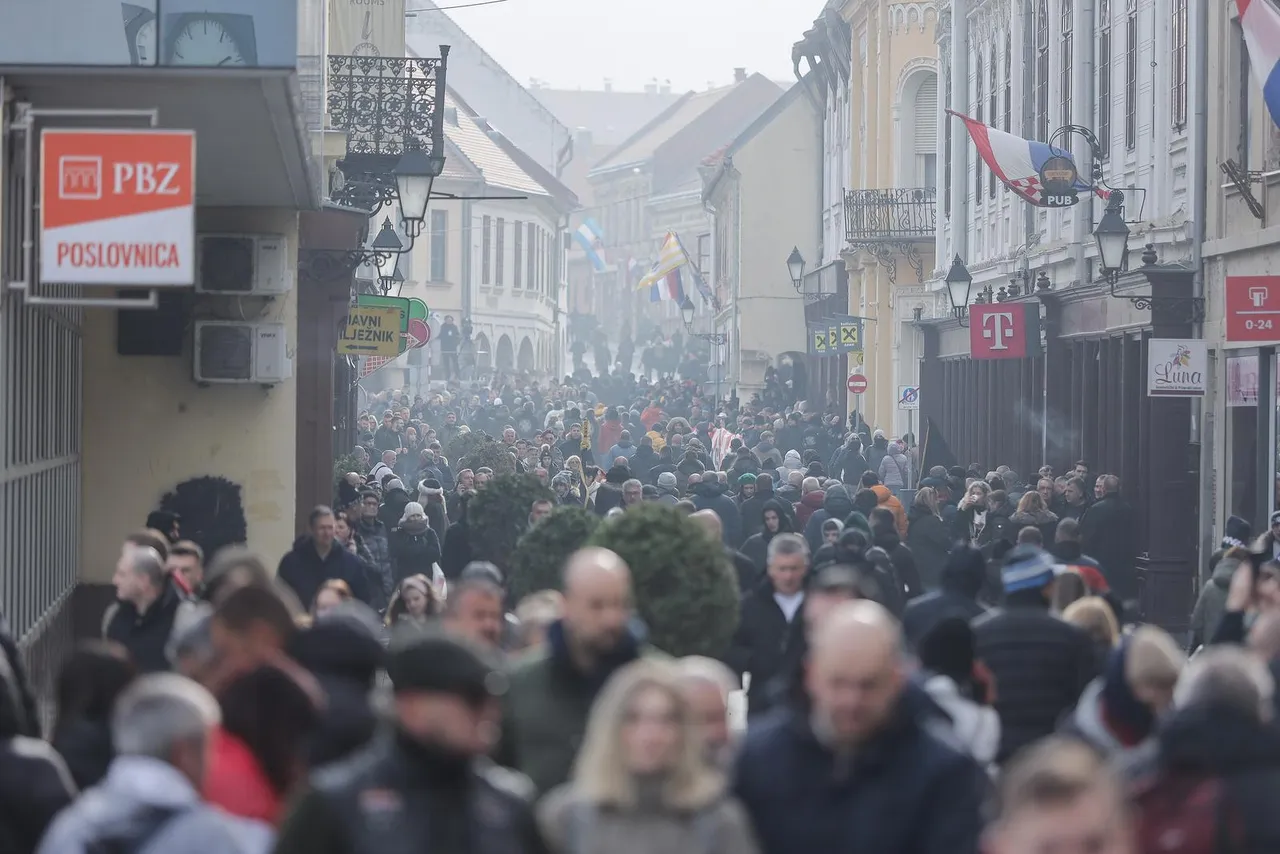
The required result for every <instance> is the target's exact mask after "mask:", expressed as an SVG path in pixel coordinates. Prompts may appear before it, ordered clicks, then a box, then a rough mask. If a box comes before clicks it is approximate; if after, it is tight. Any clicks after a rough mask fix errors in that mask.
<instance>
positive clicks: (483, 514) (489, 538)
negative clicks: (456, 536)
mask: <svg viewBox="0 0 1280 854" xmlns="http://www.w3.org/2000/svg"><path fill="white" fill-rule="evenodd" d="M540 498H545V499H547V500H549V501H554V500H555V495H554V494H553V493H552V492H551V490H550V489H547V488H546V487H545V486H543V485H542V481H540V480H538V478H537V477H536V476H535V475H531V474H503V475H497V476H496V477H494V479H493V480H492V481H490V482H489V484H488V485H487V486H486V487H485V488H484V489H482V490H480V491H479V492H477V493H476V494H475V496H474V497H473V498H472V499H471V503H470V504H468V505H467V527H468V528H469V529H470V533H471V557H472V559H473V560H487V561H492V562H493V563H494V564H496V565H497V566H498V568H499V569H501V570H502V571H503V572H507V571H508V569H509V568H510V566H511V553H512V552H513V551H514V550H515V547H516V542H517V541H518V540H519V539H520V535H521V534H523V533H524V532H525V529H526V528H527V527H528V526H529V508H530V507H532V506H533V502H535V501H537V500H538V499H540ZM508 574H509V573H508Z"/></svg>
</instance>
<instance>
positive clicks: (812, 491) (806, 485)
mask: <svg viewBox="0 0 1280 854" xmlns="http://www.w3.org/2000/svg"><path fill="white" fill-rule="evenodd" d="M826 501H827V493H826V490H824V489H823V488H822V487H821V486H820V485H819V481H818V479H817V478H816V477H806V478H805V479H804V480H803V481H801V483H800V500H799V501H797V502H796V503H795V505H794V509H795V514H796V526H797V527H798V528H799V529H800V530H801V531H804V530H807V529H808V527H809V520H810V519H812V518H813V514H814V513H817V512H818V511H819V510H821V509H822V505H823V504H825V503H826ZM828 518H830V517H828ZM824 521H825V520H824Z"/></svg>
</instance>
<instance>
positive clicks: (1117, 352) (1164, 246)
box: [921, 0, 1207, 627]
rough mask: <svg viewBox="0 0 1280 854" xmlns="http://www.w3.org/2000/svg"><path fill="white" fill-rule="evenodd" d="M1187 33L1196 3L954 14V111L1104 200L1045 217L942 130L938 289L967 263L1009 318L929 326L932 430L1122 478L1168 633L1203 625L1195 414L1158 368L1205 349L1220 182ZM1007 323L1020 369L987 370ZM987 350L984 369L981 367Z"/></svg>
mask: <svg viewBox="0 0 1280 854" xmlns="http://www.w3.org/2000/svg"><path fill="white" fill-rule="evenodd" d="M1090 12H1091V13H1092V14H1089V13H1090ZM1187 15H1188V4H1187V3H1183V2H1173V3H1170V4H1158V3H1154V2H1145V0H1099V2H1097V3H1083V2H1079V0H1073V2H1068V3H1062V4H1052V3H1049V2H1047V0H1032V2H1030V3H1007V2H1004V0H952V2H951V3H949V4H947V6H946V7H945V8H944V10H943V14H942V16H941V18H940V24H939V39H938V44H939V55H940V57H941V58H942V60H943V62H942V69H943V81H942V90H943V92H944V93H945V94H944V98H943V101H944V102H945V103H949V105H950V109H951V110H953V111H955V112H956V113H961V114H964V115H967V116H970V117H972V118H974V119H977V120H979V121H981V122H983V123H984V124H987V125H988V126H991V127H995V128H997V129H1000V130H1007V131H1008V132H1009V133H1011V134H1014V135H1015V136H1018V137H1022V138H1024V139H1028V140H1035V141H1039V142H1047V143H1052V144H1054V145H1058V146H1059V147H1062V148H1064V149H1067V150H1069V151H1070V152H1071V153H1072V154H1073V155H1074V158H1075V160H1076V163H1077V164H1078V165H1079V166H1080V172H1081V175H1082V176H1085V178H1086V180H1087V179H1088V176H1089V175H1090V174H1091V173H1093V172H1094V171H1095V169H1094V168H1093V167H1094V165H1095V163H1096V167H1097V168H1096V172H1097V173H1098V177H1097V179H1096V181H1095V183H1096V185H1097V186H1098V188H1099V192H1098V193H1097V194H1094V193H1092V192H1089V191H1087V190H1086V191H1083V192H1081V193H1080V201H1079V203H1078V204H1076V205H1074V206H1071V207H1067V208H1062V209H1048V208H1043V207H1036V206H1033V205H1031V204H1029V203H1028V202H1027V201H1025V200H1024V199H1022V198H1021V197H1019V196H1017V195H1016V194H1014V193H1013V192H1011V191H1010V190H1009V189H1008V188H1007V187H1006V186H1005V185H1004V184H1003V183H1002V182H1001V181H999V180H998V179H996V178H995V177H994V175H993V174H992V171H991V170H990V169H989V168H987V166H986V164H985V163H984V162H983V160H982V159H981V158H979V157H978V156H977V152H976V149H975V147H974V145H973V143H972V142H971V140H970V137H969V133H968V131H967V129H966V128H965V126H964V123H963V122H960V121H958V120H950V121H947V122H946V125H947V132H946V133H944V134H942V135H941V136H940V139H939V143H940V144H939V151H938V157H939V161H940V162H941V163H942V170H941V184H942V187H943V188H944V189H945V193H944V194H943V198H942V199H941V202H940V205H939V208H940V210H939V212H938V213H939V217H940V219H939V223H940V227H939V232H938V236H937V249H938V258H939V261H940V262H942V263H939V265H938V267H939V269H938V270H936V271H935V274H934V276H935V281H937V280H940V279H941V278H942V277H943V275H944V274H945V273H946V272H947V268H949V267H950V264H951V261H952V260H953V259H955V258H959V259H961V261H962V262H963V263H964V264H965V265H966V266H967V269H968V271H969V272H970V273H971V275H972V278H973V285H972V289H971V292H970V300H969V301H970V302H975V301H976V302H979V303H986V304H988V305H995V304H1000V306H1001V307H1000V308H998V309H997V310H996V313H999V314H1001V315H1002V316H1001V317H998V318H992V317H991V316H990V315H991V311H990V310H988V309H986V308H983V309H982V311H981V312H977V311H975V310H974V309H972V308H971V309H970V317H973V318H978V320H975V321H974V324H970V323H967V322H964V321H959V322H957V321H956V320H940V321H933V322H926V323H924V324H922V326H921V333H922V343H923V347H924V351H923V361H922V363H921V371H922V376H921V409H922V414H923V415H925V416H926V417H928V418H930V419H932V421H933V423H934V425H936V427H937V429H938V430H939V431H940V432H941V433H942V434H943V435H945V437H946V440H947V442H948V443H949V444H950V446H951V448H952V449H953V450H954V451H955V452H956V454H957V455H958V456H959V457H961V460H960V462H961V463H962V464H967V463H975V462H976V463H978V464H979V465H980V466H983V467H986V468H991V467H992V466H994V465H996V464H998V463H1005V464H1008V465H1010V466H1012V467H1013V468H1014V469H1015V470H1016V471H1018V472H1019V473H1024V474H1025V473H1029V472H1033V471H1035V470H1036V469H1037V468H1038V467H1039V466H1040V465H1041V464H1049V465H1051V466H1053V467H1054V469H1055V471H1063V470H1065V469H1068V468H1070V467H1071V466H1072V465H1073V464H1074V463H1075V462H1076V461H1079V460H1083V461H1085V462H1086V463H1087V464H1088V466H1089V469H1090V471H1092V472H1108V473H1114V474H1116V475H1118V476H1119V477H1120V479H1121V485H1122V490H1123V491H1124V494H1125V495H1126V497H1127V498H1128V500H1129V501H1131V502H1132V503H1133V505H1134V507H1135V508H1136V512H1137V513H1138V516H1139V520H1140V521H1139V525H1138V531H1137V533H1136V534H1135V547H1136V549H1137V551H1138V553H1139V555H1140V557H1139V577H1140V581H1139V590H1138V591H1137V594H1138V595H1139V596H1140V599H1141V602H1142V606H1143V608H1144V612H1145V613H1146V614H1147V616H1148V618H1150V619H1153V620H1155V621H1158V622H1162V623H1164V624H1166V625H1170V626H1173V627H1177V626H1178V625H1179V624H1180V623H1181V622H1182V621H1185V618H1186V615H1187V614H1188V613H1189V611H1190V606H1191V602H1192V600H1191V596H1192V592H1193V585H1192V583H1191V581H1192V579H1193V578H1194V576H1195V570H1196V560H1195V558H1194V555H1195V553H1196V545H1197V543H1196V535H1195V532H1196V530H1197V517H1198V509H1199V507H1198V505H1199V504H1200V502H1199V501H1198V500H1196V499H1195V498H1193V497H1195V496H1200V494H1201V478H1200V468H1201V465H1200V448H1201V445H1200V435H1199V434H1198V433H1197V432H1196V428H1195V425H1196V423H1197V422H1198V420H1199V419H1198V414H1199V412H1198V410H1199V403H1198V402H1197V401H1194V400H1193V399H1188V398H1173V397H1151V396H1148V390H1147V375H1148V371H1149V370H1150V365H1149V364H1148V357H1147V353H1148V347H1149V343H1148V342H1149V341H1150V340H1151V339H1153V338H1155V339H1189V338H1193V337H1198V332H1199V329H1198V326H1197V315H1196V311H1195V310H1194V309H1195V308H1196V305H1197V304H1196V303H1195V301H1194V300H1195V293H1196V288H1198V287H1199V286H1198V284H1197V282H1198V280H1199V275H1200V271H1199V254H1198V253H1199V249H1198V247H1199V243H1200V241H1199V239H1198V236H1199V235H1198V233H1197V231H1196V223H1197V222H1202V221H1203V216H1198V215H1197V213H1196V212H1197V210H1203V207H1202V205H1203V199H1204V192H1206V190H1207V183H1206V182H1202V181H1197V180H1196V175H1197V171H1196V168H1195V164H1196V163H1197V162H1203V161H1204V159H1205V158H1206V156H1207V152H1206V150H1205V145H1204V139H1203V135H1198V134H1196V133H1194V132H1193V126H1192V121H1191V118H1192V113H1193V111H1192V105H1193V104H1195V103H1197V100H1196V99H1198V98H1204V97H1205V96H1206V91H1207V90H1206V89H1205V87H1204V84H1203V82H1197V78H1196V76H1195V75H1194V74H1191V73H1190V69H1191V68H1193V67H1195V62H1196V59H1197V51H1198V50H1200V48H1199V47H1198V43H1197V42H1195V41H1192V40H1190V39H1189V28H1188V18H1187ZM1201 81H1203V78H1201ZM940 121H942V119H940ZM1073 128H1083V129H1085V130H1086V131H1087V133H1081V132H1077V131H1074V130H1068V129H1073ZM1090 137H1092V139H1091V138H1090ZM1095 140H1096V144H1095ZM1111 191H1120V192H1122V193H1123V194H1124V200H1125V206H1124V211H1123V219H1124V220H1125V222H1126V223H1127V228H1128V229H1129V231H1130V237H1129V243H1128V257H1127V262H1126V264H1125V265H1124V267H1123V271H1122V272H1121V273H1120V275H1119V276H1118V278H1117V280H1116V281H1114V282H1112V281H1110V280H1108V278H1107V277H1106V276H1104V275H1103V274H1102V272H1101V268H1100V264H1099V260H1098V254H1097V249H1096V245H1095V242H1094V238H1093V231H1094V229H1095V228H1096V226H1097V223H1098V222H1099V221H1100V219H1101V217H1102V214H1103V208H1104V205H1105V204H1106V202H1104V201H1103V199H1102V198H1101V197H1102V196H1106V195H1107V194H1108V193H1109V192H1111ZM1118 198H1119V197H1117V200H1118ZM940 284H941V283H940V281H939V285H940ZM1153 293H1155V294H1158V295H1159V297H1160V298H1158V299H1154V300H1153V299H1150V298H1149V297H1150V296H1151V295H1152V294H1153ZM979 315H981V316H980V317H979ZM1013 317H1017V318H1023V319H1024V320H1023V322H1025V323H1026V324H1027V325H1026V326H1025V327H1024V332H1025V333H1026V334H1027V336H1028V344H1029V346H1028V348H1027V350H1026V353H1025V355H1020V356H1016V357H1014V358H993V357H992V355H993V354H992V353H990V351H989V350H988V349H987V343H988V342H989V341H990V338H991V335H990V334H989V333H992V332H993V329H992V327H991V324H992V323H998V324H1003V323H1008V322H1010V321H1009V318H1013ZM1027 318H1035V319H1036V321H1037V322H1036V323H1034V324H1032V323H1031V322H1030V321H1028V320H1026V319H1027ZM979 322H980V323H981V324H986V326H975V324H978V323H979ZM975 329H976V331H975ZM984 335H986V337H984ZM979 349H981V350H982V351H983V353H982V355H983V356H984V358H973V356H974V354H975V353H978V351H979ZM996 355H998V356H1004V355H1014V354H1005V353H1001V354H996Z"/></svg>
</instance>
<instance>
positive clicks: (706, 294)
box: [676, 234, 716, 304]
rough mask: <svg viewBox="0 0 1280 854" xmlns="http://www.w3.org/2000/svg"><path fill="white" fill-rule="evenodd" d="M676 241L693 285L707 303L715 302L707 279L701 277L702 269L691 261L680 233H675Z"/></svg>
mask: <svg viewBox="0 0 1280 854" xmlns="http://www.w3.org/2000/svg"><path fill="white" fill-rule="evenodd" d="M676 243H678V244H680V251H681V252H683V253H684V260H685V263H686V264H688V265H689V275H690V276H692V277H693V286H694V288H695V289H696V290H697V291H698V293H700V294H702V298H703V299H704V300H706V301H707V302H708V303H711V304H715V302H716V298H715V294H713V293H712V292H711V286H710V285H708V284H707V280H706V279H704V278H703V277H702V271H701V270H699V269H698V266H697V265H696V264H694V263H693V261H692V259H691V258H690V257H689V251H688V250H687V249H685V248H684V241H683V240H681V239H680V235H678V234H677V235H676Z"/></svg>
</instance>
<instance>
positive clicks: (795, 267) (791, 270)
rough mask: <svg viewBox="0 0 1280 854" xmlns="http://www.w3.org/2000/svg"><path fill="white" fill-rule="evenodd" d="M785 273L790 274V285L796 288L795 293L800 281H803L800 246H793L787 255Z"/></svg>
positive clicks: (802, 258) (799, 288) (802, 262)
mask: <svg viewBox="0 0 1280 854" xmlns="http://www.w3.org/2000/svg"><path fill="white" fill-rule="evenodd" d="M787 273H788V274H790V276H791V286H792V287H793V288H795V289H796V293H800V290H801V288H802V287H803V286H802V284H801V283H802V282H803V281H804V256H803V255H801V254H800V247H798V246H793V247H792V248H791V254H790V255H788V256H787Z"/></svg>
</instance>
